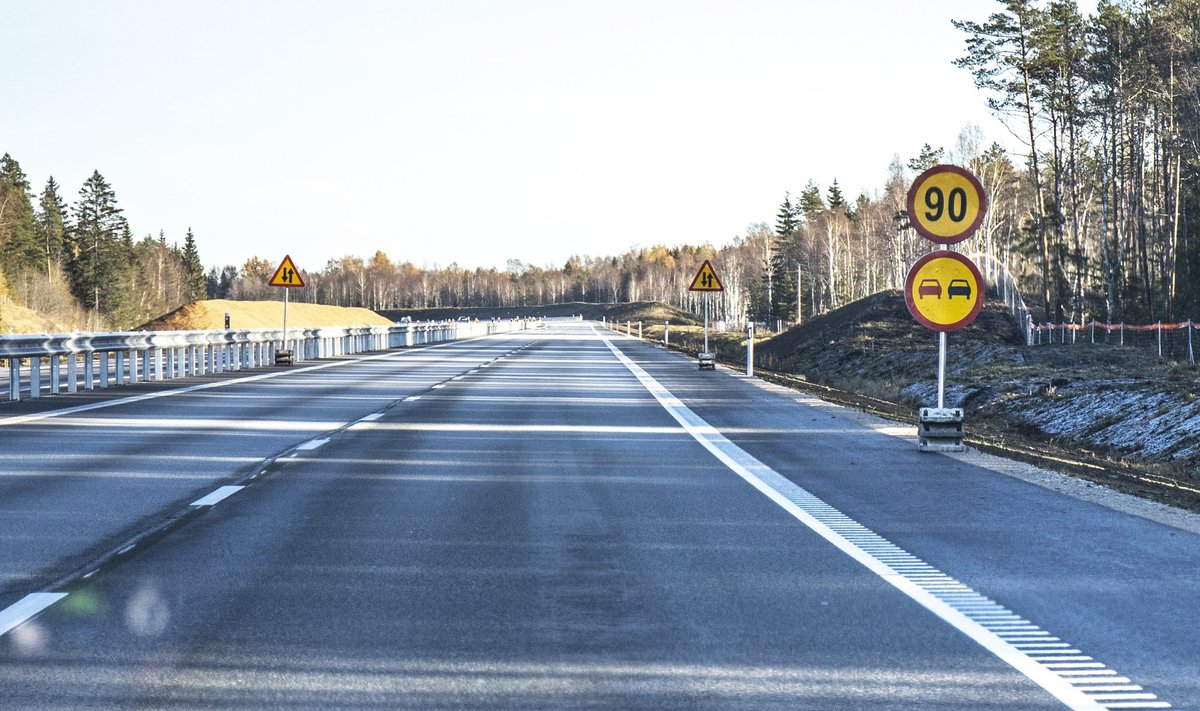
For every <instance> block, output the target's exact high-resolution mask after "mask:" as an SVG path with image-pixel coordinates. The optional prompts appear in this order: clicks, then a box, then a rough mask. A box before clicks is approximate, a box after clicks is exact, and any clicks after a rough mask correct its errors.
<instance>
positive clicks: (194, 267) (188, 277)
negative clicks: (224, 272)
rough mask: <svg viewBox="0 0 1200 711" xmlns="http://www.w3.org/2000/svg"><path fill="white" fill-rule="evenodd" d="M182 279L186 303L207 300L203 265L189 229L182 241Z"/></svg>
mask: <svg viewBox="0 0 1200 711" xmlns="http://www.w3.org/2000/svg"><path fill="white" fill-rule="evenodd" d="M182 258H183V278H184V285H185V287H186V289H187V299H188V301H203V300H204V299H207V298H208V285H207V283H206V280H205V277H204V264H203V263H201V261H200V252H199V251H198V250H197V249H196V237H195V235H193V234H192V228H191V227H189V228H188V231H187V236H186V237H185V238H184V240H183V254H182Z"/></svg>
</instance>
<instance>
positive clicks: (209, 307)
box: [137, 299, 392, 331]
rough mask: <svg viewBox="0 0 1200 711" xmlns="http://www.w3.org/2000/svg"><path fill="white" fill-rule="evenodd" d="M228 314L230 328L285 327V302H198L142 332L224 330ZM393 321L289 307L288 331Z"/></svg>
mask: <svg viewBox="0 0 1200 711" xmlns="http://www.w3.org/2000/svg"><path fill="white" fill-rule="evenodd" d="M226 313H229V317H230V324H229V325H230V327H231V328H236V329H247V328H250V329H253V328H280V327H281V326H283V301H282V300H280V301H230V300H227V299H211V300H209V301H197V302H195V303H193V304H187V305H185V306H181V307H179V308H178V309H175V310H174V311H172V312H171V313H169V314H167V315H166V316H161V317H159V318H156V319H154V320H153V321H150V322H149V323H145V324H142V325H141V326H139V327H138V328H137V330H139V331H188V330H200V331H203V330H210V329H221V328H225V314H226ZM390 325H392V322H391V321H389V320H388V319H386V318H384V317H383V316H380V315H379V314H377V313H375V312H374V311H371V310H370V309H363V308H348V307H345V306H322V305H320V304H301V303H290V304H288V328H293V327H294V328H319V327H322V326H390Z"/></svg>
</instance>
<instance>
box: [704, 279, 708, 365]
mask: <svg viewBox="0 0 1200 711" xmlns="http://www.w3.org/2000/svg"><path fill="white" fill-rule="evenodd" d="M704 352H705V353H708V294H707V293H705V294H704Z"/></svg>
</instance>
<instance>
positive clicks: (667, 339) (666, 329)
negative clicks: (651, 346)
mask: <svg viewBox="0 0 1200 711" xmlns="http://www.w3.org/2000/svg"><path fill="white" fill-rule="evenodd" d="M663 345H664V346H668V347H670V345H671V322H670V321H663Z"/></svg>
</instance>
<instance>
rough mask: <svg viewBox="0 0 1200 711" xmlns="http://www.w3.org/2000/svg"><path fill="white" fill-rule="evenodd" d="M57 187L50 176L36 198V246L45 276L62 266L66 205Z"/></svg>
mask: <svg viewBox="0 0 1200 711" xmlns="http://www.w3.org/2000/svg"><path fill="white" fill-rule="evenodd" d="M58 187H59V186H58V183H57V182H55V180H54V176H50V179H49V180H47V181H46V187H45V188H43V189H42V195H41V197H40V198H39V199H38V214H37V235H38V248H39V251H40V252H41V258H42V259H43V260H45V266H46V277H47V278H49V277H50V276H52V275H53V273H54V271H53V270H54V267H55V266H57V267H59V268H61V267H62V263H63V250H64V249H65V241H64V237H65V233H66V215H67V205H66V203H64V202H63V200H62V198H61V197H60V196H59V194H58Z"/></svg>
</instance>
